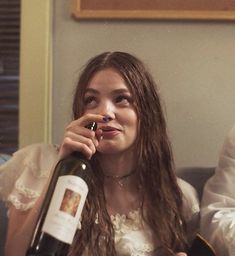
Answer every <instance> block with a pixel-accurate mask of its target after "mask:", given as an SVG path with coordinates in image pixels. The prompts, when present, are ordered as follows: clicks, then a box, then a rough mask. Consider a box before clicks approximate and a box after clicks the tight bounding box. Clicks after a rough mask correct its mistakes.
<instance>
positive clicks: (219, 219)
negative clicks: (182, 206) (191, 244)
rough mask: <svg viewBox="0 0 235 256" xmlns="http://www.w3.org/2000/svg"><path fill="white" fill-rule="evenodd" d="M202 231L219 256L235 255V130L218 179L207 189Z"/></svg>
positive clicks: (223, 154) (228, 139) (226, 145)
mask: <svg viewBox="0 0 235 256" xmlns="http://www.w3.org/2000/svg"><path fill="white" fill-rule="evenodd" d="M200 230H201V233H202V235H203V236H204V237H205V238H206V239H208V241H210V243H211V244H212V245H213V246H214V248H215V249H216V251H217V253H218V255H223V256H232V255H234V251H235V126H234V127H233V128H232V130H231V131H230V132H229V133H228V135H227V137H226V139H225V142H224V145H223V148H222V151H221V154H220V157H219V162H218V166H217V168H216V172H215V174H214V176H213V177H212V178H210V180H209V181H208V182H207V183H206V185H205V188H204V192H203V198H202V205H201V225H200Z"/></svg>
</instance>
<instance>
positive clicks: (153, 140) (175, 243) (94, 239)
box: [70, 52, 187, 256]
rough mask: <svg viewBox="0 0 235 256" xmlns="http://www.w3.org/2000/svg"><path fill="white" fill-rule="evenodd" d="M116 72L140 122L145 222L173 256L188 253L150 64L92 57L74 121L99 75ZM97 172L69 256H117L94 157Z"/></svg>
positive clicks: (125, 57) (112, 55) (114, 55)
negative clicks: (104, 72)
mask: <svg viewBox="0 0 235 256" xmlns="http://www.w3.org/2000/svg"><path fill="white" fill-rule="evenodd" d="M107 68H113V69H114V70H116V71H117V72H119V74H120V75H121V76H122V77H123V79H124V81H125V83H126V85H127V86H128V88H129V90H130V92H131V93H132V95H133V99H134V104H135V109H136V113H137V116H138V120H139V129H138V136H137V139H136V140H137V141H136V154H137V156H136V159H138V160H137V165H136V166H137V167H136V169H137V177H138V181H139V184H140V186H141V187H142V188H143V189H142V190H141V191H142V192H141V198H140V199H141V202H142V206H144V207H142V210H141V214H142V218H143V220H144V221H145V223H146V224H147V225H148V226H149V228H150V229H151V230H152V233H153V235H154V238H155V240H156V241H158V244H160V245H161V248H163V249H164V250H166V251H167V252H168V254H164V255H174V253H176V252H179V251H185V250H186V248H187V239H186V231H185V220H184V217H183V209H182V208H183V200H182V194H181V190H180V189H179V187H178V185H177V180H176V176H175V170H174V168H175V167H174V161H173V156H172V150H171V145H170V141H169V138H168V134H167V127H166V121H165V117H164V113H163V109H162V103H161V100H160V97H159V93H158V89H157V85H156V83H155V82H154V80H153V78H152V76H151V74H150V73H149V71H148V70H147V68H146V67H145V65H144V64H143V63H142V62H141V61H140V60H139V59H138V58H136V57H135V56H133V55H131V54H128V53H125V52H105V53H102V54H100V55H98V56H96V57H94V58H92V59H91V60H90V61H89V62H88V63H87V65H86V66H85V67H84V69H83V71H82V73H81V75H80V78H79V81H78V84H77V87H76V90H75V94H74V102H73V115H74V117H73V118H74V119H77V118H79V117H80V116H81V115H82V114H83V109H84V106H83V105H84V104H83V99H84V92H85V89H86V86H87V85H88V84H89V82H90V80H91V79H92V78H93V77H94V75H95V74H96V73H97V72H99V71H101V70H104V69H107ZM91 165H92V167H93V168H94V169H95V171H94V177H93V179H92V184H91V185H90V190H89V193H88V197H87V200H86V203H85V206H84V210H83V213H82V228H81V230H78V231H77V233H76V236H75V239H74V242H73V244H72V246H71V250H70V255H78V256H80V255H82V254H83V253H84V252H86V253H87V255H92V256H96V255H97V256H98V255H99V256H105V255H107V256H115V255H117V253H116V251H115V244H114V229H113V225H112V222H111V219H110V216H109V214H108V212H107V210H106V200H105V195H104V189H103V179H104V178H103V173H102V170H101V168H100V166H99V162H98V157H97V155H96V154H95V155H94V156H93V158H92V160H91Z"/></svg>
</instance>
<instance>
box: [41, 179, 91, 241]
mask: <svg viewBox="0 0 235 256" xmlns="http://www.w3.org/2000/svg"><path fill="white" fill-rule="evenodd" d="M87 193H88V186H87V184H86V183H85V181H84V180H83V179H81V178H79V177H77V176H73V175H65V176H61V177H59V179H58V181H57V184H56V187H55V191H54V193H53V196H52V199H51V203H50V206H49V209H48V212H47V216H46V218H45V222H44V224H43V227H42V231H43V232H46V233H48V234H49V235H51V236H53V237H55V238H56V239H58V240H60V241H62V242H64V243H68V244H71V243H72V241H73V237H74V235H75V232H76V229H77V226H78V223H79V221H80V217H81V213H82V209H83V206H84V203H85V200H86V196H87Z"/></svg>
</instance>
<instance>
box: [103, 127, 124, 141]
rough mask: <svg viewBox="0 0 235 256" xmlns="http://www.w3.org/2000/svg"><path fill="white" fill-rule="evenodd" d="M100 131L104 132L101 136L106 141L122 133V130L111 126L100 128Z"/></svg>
mask: <svg viewBox="0 0 235 256" xmlns="http://www.w3.org/2000/svg"><path fill="white" fill-rule="evenodd" d="M99 129H100V130H101V131H102V135H101V136H102V137H103V138H106V139H109V138H113V137H114V136H116V135H118V134H119V133H120V129H117V128H115V127H111V126H105V127H100V128H99Z"/></svg>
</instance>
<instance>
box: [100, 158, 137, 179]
mask: <svg viewBox="0 0 235 256" xmlns="http://www.w3.org/2000/svg"><path fill="white" fill-rule="evenodd" d="M99 162H100V165H101V168H102V170H103V172H104V175H105V176H110V177H111V176H113V177H114V176H116V177H122V176H125V175H128V174H129V173H131V172H132V171H134V169H135V166H134V161H133V156H132V154H121V155H101V156H100V157H99Z"/></svg>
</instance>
